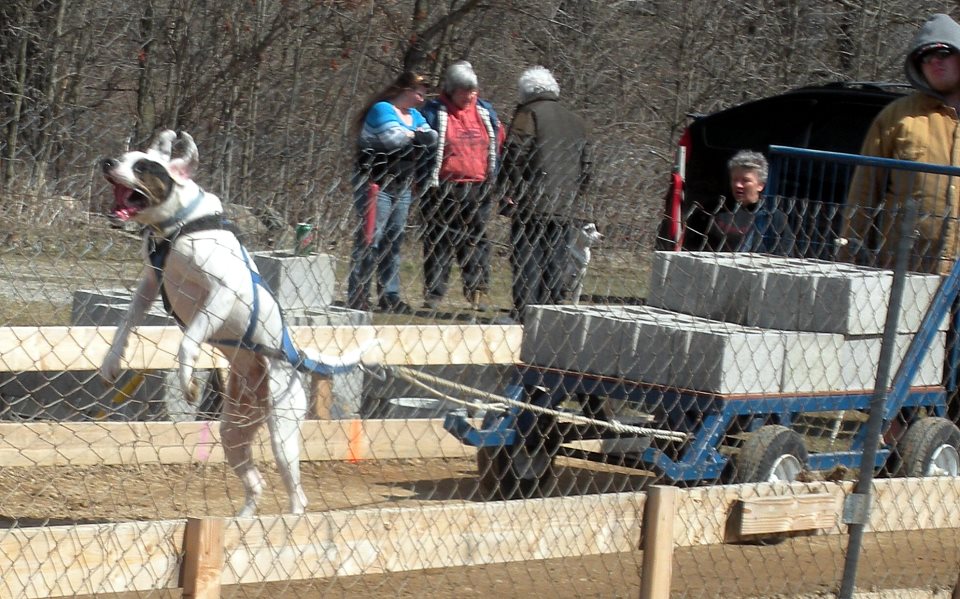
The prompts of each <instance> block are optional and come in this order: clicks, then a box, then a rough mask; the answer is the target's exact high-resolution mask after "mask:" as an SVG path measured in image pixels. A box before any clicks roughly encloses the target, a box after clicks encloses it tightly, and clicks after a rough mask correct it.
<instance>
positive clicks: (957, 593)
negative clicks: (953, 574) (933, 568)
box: [951, 575, 960, 599]
mask: <svg viewBox="0 0 960 599" xmlns="http://www.w3.org/2000/svg"><path fill="white" fill-rule="evenodd" d="M951 599H960V575H958V576H957V583H956V584H955V585H954V586H953V595H951Z"/></svg>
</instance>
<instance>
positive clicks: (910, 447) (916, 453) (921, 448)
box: [899, 417, 960, 476]
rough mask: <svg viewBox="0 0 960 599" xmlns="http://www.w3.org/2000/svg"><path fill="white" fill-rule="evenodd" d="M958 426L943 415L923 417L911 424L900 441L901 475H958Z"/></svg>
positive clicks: (959, 435) (959, 443)
mask: <svg viewBox="0 0 960 599" xmlns="http://www.w3.org/2000/svg"><path fill="white" fill-rule="evenodd" d="M958 447H960V429H958V428H957V425H955V424H954V423H952V422H950V421H949V420H947V419H946V418H939V417H929V418H922V419H920V420H918V421H916V422H914V423H913V424H911V425H910V428H909V429H907V433H906V434H905V435H904V436H903V439H902V440H901V441H900V445H899V449H900V469H899V473H900V474H901V475H903V476H957V475H958V474H960V452H958V450H957V448H958Z"/></svg>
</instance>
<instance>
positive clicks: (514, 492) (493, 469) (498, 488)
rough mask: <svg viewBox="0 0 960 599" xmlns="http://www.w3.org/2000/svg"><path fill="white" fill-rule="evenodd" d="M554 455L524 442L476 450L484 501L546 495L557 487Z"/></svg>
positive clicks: (481, 492) (479, 487)
mask: <svg viewBox="0 0 960 599" xmlns="http://www.w3.org/2000/svg"><path fill="white" fill-rule="evenodd" d="M556 480H557V475H556V471H555V470H554V468H553V456H552V455H551V453H550V452H548V451H546V450H545V449H543V448H537V449H535V450H533V451H530V450H529V448H527V447H525V446H523V445H515V446H513V447H481V448H479V449H478V450H477V481H478V492H479V496H480V498H481V499H483V500H485V501H491V500H504V499H531V498H534V497H546V496H548V495H550V493H551V492H552V491H553V489H554V488H555V487H556Z"/></svg>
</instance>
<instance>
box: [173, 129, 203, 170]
mask: <svg viewBox="0 0 960 599" xmlns="http://www.w3.org/2000/svg"><path fill="white" fill-rule="evenodd" d="M177 150H178V155H177V157H176V158H172V159H171V160H170V164H169V165H168V166H167V170H169V171H170V174H171V175H172V176H173V177H174V178H175V179H179V180H187V179H192V178H193V174H194V173H195V172H196V171H197V166H198V165H199V164H200V152H198V151H197V144H196V143H195V142H194V141H193V138H192V137H190V134H189V133H187V132H186V131H181V132H180V139H179V141H178V143H177Z"/></svg>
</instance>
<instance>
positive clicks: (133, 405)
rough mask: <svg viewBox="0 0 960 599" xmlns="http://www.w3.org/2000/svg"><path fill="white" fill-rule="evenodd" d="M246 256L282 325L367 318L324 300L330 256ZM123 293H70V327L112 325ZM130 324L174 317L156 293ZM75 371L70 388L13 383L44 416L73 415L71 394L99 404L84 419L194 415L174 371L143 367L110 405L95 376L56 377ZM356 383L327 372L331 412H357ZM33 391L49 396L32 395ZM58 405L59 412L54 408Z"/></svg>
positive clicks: (355, 375)
mask: <svg viewBox="0 0 960 599" xmlns="http://www.w3.org/2000/svg"><path fill="white" fill-rule="evenodd" d="M253 258H254V261H255V262H256V264H257V269H258V270H259V271H260V274H261V276H262V278H263V280H264V282H265V283H266V285H267V286H268V287H269V288H270V289H271V290H272V291H273V293H274V295H275V296H276V297H277V299H278V301H279V302H280V305H281V307H282V308H283V310H284V317H285V319H286V321H287V324H288V325H289V326H336V325H366V324H370V315H369V314H368V313H365V312H359V311H356V310H349V309H346V308H341V307H337V306H333V305H331V302H332V299H333V294H334V288H335V271H334V258H333V257H332V256H329V255H324V254H315V255H306V256H294V255H293V254H291V253H289V252H256V253H254V254H253ZM131 299H132V294H131V293H130V292H129V291H127V290H126V289H118V290H106V291H90V290H78V291H75V292H74V297H73V311H72V319H71V323H72V324H73V325H76V326H117V325H118V324H119V323H120V322H121V319H122V318H123V317H124V316H125V314H126V313H127V310H128V309H129V306H130V301H131ZM137 324H138V325H141V326H174V325H175V324H176V323H175V322H174V320H173V319H172V318H171V317H170V316H168V315H167V314H166V311H165V310H164V309H163V305H162V303H161V301H160V300H159V299H158V300H157V301H156V302H154V304H153V305H152V306H151V308H150V310H148V312H147V314H146V315H145V316H144V318H143V319H142V320H141V321H140V322H138V323H137ZM43 375H44V373H23V374H20V375H17V376H18V377H27V378H29V377H34V378H36V377H38V376H39V377H43ZM77 376H81V377H82V381H83V382H82V383H81V384H73V385H72V388H63V389H59V388H55V387H54V386H51V385H50V384H49V383H47V384H46V385H42V384H41V383H42V381H40V380H38V381H20V384H19V388H28V389H37V392H35V393H33V394H32V395H33V397H34V402H35V403H38V404H39V406H41V407H42V408H43V409H44V410H45V411H44V413H43V414H42V417H44V418H56V419H71V418H76V417H77V416H76V415H77V414H78V410H77V409H76V408H74V409H73V410H72V413H71V406H73V404H75V403H77V402H76V401H73V400H72V399H71V397H72V396H73V395H77V394H80V395H83V396H85V397H89V398H93V403H94V404H99V405H94V406H91V407H88V408H87V409H85V410H83V411H82V412H83V413H82V414H80V416H79V417H82V418H89V417H91V416H94V415H96V414H101V415H102V414H106V418H109V419H118V418H119V419H129V418H130V417H132V416H135V417H138V418H148V419H164V420H192V419H194V418H196V417H197V411H198V406H195V405H191V404H189V403H187V402H186V401H185V400H184V399H183V397H182V394H181V393H180V392H179V382H178V379H177V376H176V372H175V371H161V372H154V373H148V374H147V375H146V376H145V380H144V383H143V384H142V385H141V386H140V387H139V388H138V389H137V391H136V393H135V394H134V395H133V397H131V399H130V400H128V401H126V402H123V403H122V404H116V403H113V401H112V399H111V398H113V397H115V396H116V392H117V391H116V388H113V387H107V388H106V389H104V387H105V386H104V385H103V383H102V382H100V381H99V380H98V378H97V377H96V376H95V373H62V375H61V376H60V377H58V378H59V379H66V378H70V379H71V380H74V379H75V378H76V377H77ZM201 376H203V373H201ZM125 380H127V379H126V378H124V379H121V381H119V383H118V386H123V383H124V382H125ZM305 383H306V381H305ZM69 386H70V385H68V387H69ZM43 389H49V390H50V392H49V393H43ZM362 389H363V373H362V371H360V370H359V369H358V370H356V371H354V372H350V373H345V374H338V375H334V376H333V380H332V393H333V405H332V406H331V416H333V417H335V418H347V417H354V416H356V415H358V414H359V411H360V405H361V400H362V395H361V394H362ZM41 394H42V395H49V396H50V397H39V395H41ZM87 403H89V401H88V402H87ZM55 405H64V406H65V409H64V410H59V411H57V410H54V409H53V408H51V406H55ZM61 411H62V412H64V413H62V414H61V413H60V412H61ZM54 412H56V413H54ZM34 417H37V416H34Z"/></svg>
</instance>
